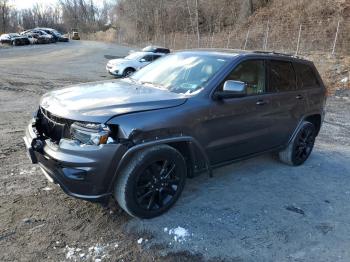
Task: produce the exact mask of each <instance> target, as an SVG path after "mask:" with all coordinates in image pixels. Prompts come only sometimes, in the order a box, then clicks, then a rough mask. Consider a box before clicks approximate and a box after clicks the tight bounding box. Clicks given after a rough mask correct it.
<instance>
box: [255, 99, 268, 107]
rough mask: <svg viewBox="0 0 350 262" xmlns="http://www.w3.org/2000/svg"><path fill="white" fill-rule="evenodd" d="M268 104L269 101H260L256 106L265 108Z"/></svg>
mask: <svg viewBox="0 0 350 262" xmlns="http://www.w3.org/2000/svg"><path fill="white" fill-rule="evenodd" d="M267 103H268V102H267V101H264V100H258V101H257V102H256V104H257V105H258V106H263V105H266V104H267Z"/></svg>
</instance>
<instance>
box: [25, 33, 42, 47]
mask: <svg viewBox="0 0 350 262" xmlns="http://www.w3.org/2000/svg"><path fill="white" fill-rule="evenodd" d="M26 36H27V37H28V39H29V42H30V44H31V45H35V44H38V42H39V41H38V39H37V38H38V37H37V36H36V35H35V34H29V33H28V34H26Z"/></svg>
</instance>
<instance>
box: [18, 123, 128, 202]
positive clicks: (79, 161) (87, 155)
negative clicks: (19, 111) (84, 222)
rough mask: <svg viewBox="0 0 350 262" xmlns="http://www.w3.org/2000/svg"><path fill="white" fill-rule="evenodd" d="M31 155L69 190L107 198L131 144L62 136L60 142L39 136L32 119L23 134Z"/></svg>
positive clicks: (97, 198)
mask: <svg viewBox="0 0 350 262" xmlns="http://www.w3.org/2000/svg"><path fill="white" fill-rule="evenodd" d="M23 140H24V142H25V145H26V148H27V154H28V157H29V159H30V160H31V162H32V163H34V164H39V166H40V168H41V169H42V171H43V173H44V175H45V176H46V177H47V178H48V179H49V180H50V181H53V182H55V183H57V184H59V185H60V186H61V188H62V189H63V190H64V191H65V192H66V193H67V194H68V195H71V196H74V197H77V198H81V199H85V200H90V201H103V200H105V199H107V198H108V197H109V196H110V195H111V193H112V192H110V189H111V188H112V187H111V183H112V181H113V178H114V175H115V171H116V168H117V165H118V163H119V161H120V159H121V158H122V156H123V155H124V153H125V152H126V150H127V148H126V147H125V146H124V145H121V144H104V145H99V146H94V145H91V146H90V145H84V146H83V145H79V144H77V143H74V142H73V141H72V140H67V139H61V141H60V143H59V145H57V144H55V143H53V142H51V140H50V139H44V138H41V137H38V136H37V132H36V129H35V124H33V122H31V123H30V124H29V125H28V126H27V128H26V135H25V136H24V137H23Z"/></svg>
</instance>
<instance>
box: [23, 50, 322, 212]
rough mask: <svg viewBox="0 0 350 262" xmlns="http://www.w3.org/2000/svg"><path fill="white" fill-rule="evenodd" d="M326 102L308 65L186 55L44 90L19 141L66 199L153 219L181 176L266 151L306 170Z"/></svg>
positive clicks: (219, 53) (228, 54)
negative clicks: (110, 204) (123, 74)
mask: <svg viewBox="0 0 350 262" xmlns="http://www.w3.org/2000/svg"><path fill="white" fill-rule="evenodd" d="M148 54H149V53H148ZM144 55H145V53H140V54H135V56H137V59H140V58H141V57H142V56H144ZM135 58H136V57H135ZM123 68H124V67H123ZM325 102H326V88H325V86H324V84H323V82H322V79H321V77H320V75H319V73H318V72H317V70H316V68H315V66H314V64H313V63H312V62H310V61H307V60H304V59H299V58H297V57H294V56H288V55H284V54H276V53H271V52H263V53H262V52H247V51H234V50H232V51H228V50H220V49H214V50H188V51H182V52H176V53H173V54H169V55H166V56H164V57H163V58H161V59H159V60H157V61H155V62H154V63H152V64H150V65H148V66H146V67H144V68H142V69H141V70H139V71H137V72H136V73H135V74H133V75H132V76H131V77H129V78H124V79H118V80H112V81H102V82H96V83H87V84H81V85H77V86H71V87H69V88H66V89H60V90H56V91H52V92H50V93H47V94H46V95H44V96H43V97H42V98H41V100H40V106H39V107H38V110H37V111H36V112H35V114H34V115H33V116H34V117H33V118H32V120H31V121H30V122H29V124H28V125H27V128H26V136H25V137H24V141H25V144H26V147H27V153H28V156H29V157H30V159H31V161H32V163H39V166H40V168H41V169H42V171H43V173H44V174H45V176H46V177H48V179H50V180H51V181H54V182H56V183H58V184H59V185H60V186H61V188H62V189H63V190H64V191H65V192H66V193H68V194H69V195H71V196H74V197H77V198H81V199H85V200H90V201H108V200H109V198H110V197H114V199H115V200H116V201H117V202H118V204H119V205H120V206H121V207H122V208H123V209H124V210H125V211H126V212H128V213H129V214H130V215H132V216H135V217H139V218H151V217H155V216H158V215H160V214H162V213H164V212H166V211H167V210H168V209H169V208H170V207H171V206H172V205H174V203H175V202H176V201H177V199H178V198H179V197H180V195H181V192H182V190H183V188H184V186H185V182H186V179H187V177H193V176H194V175H195V174H198V173H201V172H203V171H207V172H208V173H209V174H212V168H214V167H217V166H221V165H223V164H227V163H231V162H232V161H237V160H240V159H246V158H249V157H254V156H256V155H258V154H262V153H267V152H274V153H277V155H278V156H279V159H280V161H282V162H284V163H286V164H288V165H291V166H298V165H301V164H303V163H304V162H305V161H306V160H307V159H308V157H309V156H310V154H311V152H312V149H313V146H314V143H315V139H316V137H317V135H318V133H319V131H320V128H321V125H322V122H323V119H324V107H325ZM291 183H292V180H291ZM290 186H293V185H292V184H291V185H290ZM232 190H234V189H232ZM295 192H296V193H298V194H299V192H297V191H295ZM246 193H247V194H248V193H250V194H252V195H253V194H255V192H246ZM223 201H225V200H224V199H223ZM237 201H239V200H237ZM52 208H54V207H52Z"/></svg>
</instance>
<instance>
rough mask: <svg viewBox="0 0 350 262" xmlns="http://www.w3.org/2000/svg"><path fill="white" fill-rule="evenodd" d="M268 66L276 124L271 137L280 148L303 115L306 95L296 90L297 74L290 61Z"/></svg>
mask: <svg viewBox="0 0 350 262" xmlns="http://www.w3.org/2000/svg"><path fill="white" fill-rule="evenodd" d="M268 64H269V66H268V93H270V103H271V105H272V108H271V109H272V110H271V117H272V119H273V122H274V125H273V127H272V130H271V135H273V136H274V144H275V145H276V146H280V145H284V144H286V143H287V142H288V140H289V138H290V137H291V135H292V133H293V131H294V130H295V128H296V127H297V125H298V123H299V121H300V118H301V116H302V115H303V108H304V106H305V99H304V98H305V97H304V96H305V95H304V93H300V92H299V91H298V90H297V88H296V74H295V71H294V67H293V64H292V63H291V62H290V61H286V60H277V59H276V60H270V61H269V63H268Z"/></svg>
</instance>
